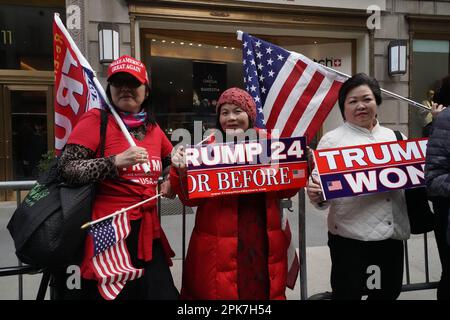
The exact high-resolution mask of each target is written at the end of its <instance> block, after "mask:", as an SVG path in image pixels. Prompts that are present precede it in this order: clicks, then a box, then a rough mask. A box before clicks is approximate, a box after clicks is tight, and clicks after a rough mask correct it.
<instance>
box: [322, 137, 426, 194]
mask: <svg viewBox="0 0 450 320" xmlns="http://www.w3.org/2000/svg"><path fill="white" fill-rule="evenodd" d="M427 143H428V139H427V138H421V139H411V140H403V141H393V142H383V143H375V144H367V145H359V146H350V147H342V148H332V149H321V150H315V151H314V153H313V154H314V161H315V163H316V167H317V170H318V173H319V178H320V182H321V184H322V189H323V194H324V197H325V199H333V198H342V197H351V196H355V195H360V194H368V193H376V192H384V191H391V190H399V189H408V188H416V187H421V186H423V185H424V166H425V154H426V148H427Z"/></svg>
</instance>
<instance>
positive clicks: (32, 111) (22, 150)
mask: <svg viewBox="0 0 450 320" xmlns="http://www.w3.org/2000/svg"><path fill="white" fill-rule="evenodd" d="M46 95H47V93H46V91H13V92H12V93H11V129H12V148H13V150H12V152H13V157H12V158H13V159H14V160H13V179H14V180H23V179H25V180H33V179H36V178H37V177H38V175H39V162H40V160H41V159H42V156H43V155H44V154H45V153H46V152H47V148H48V146H47V113H46V112H47V109H46V106H47V97H46Z"/></svg>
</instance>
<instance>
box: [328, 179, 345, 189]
mask: <svg viewBox="0 0 450 320" xmlns="http://www.w3.org/2000/svg"><path fill="white" fill-rule="evenodd" d="M327 187H328V191H338V190H342V183H341V181H339V180H334V181H327Z"/></svg>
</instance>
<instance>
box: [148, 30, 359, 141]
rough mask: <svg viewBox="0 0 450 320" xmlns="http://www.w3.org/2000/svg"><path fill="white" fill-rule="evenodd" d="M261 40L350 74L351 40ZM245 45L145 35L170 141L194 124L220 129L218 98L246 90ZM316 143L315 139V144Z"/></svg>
mask: <svg viewBox="0 0 450 320" xmlns="http://www.w3.org/2000/svg"><path fill="white" fill-rule="evenodd" d="M262 38H263V39H265V40H267V41H269V42H272V43H274V44H276V45H279V46H281V47H283V48H286V49H287V50H292V51H295V52H299V53H302V54H304V55H305V56H307V57H309V58H310V59H312V60H315V61H317V62H319V63H322V64H325V65H327V66H328V67H332V68H335V69H336V70H338V71H341V72H344V73H347V74H351V73H352V64H353V61H352V41H351V40H348V39H339V40H338V39H324V38H307V37H288V36H263V37H262ZM241 46H242V42H241V41H239V40H237V39H236V35H235V34H225V33H205V32H188V31H176V30H154V29H148V30H146V31H144V51H143V53H144V61H145V63H146V65H147V67H148V69H149V70H150V77H151V81H152V84H151V87H152V93H151V101H152V104H153V108H154V110H155V114H156V118H157V121H158V123H159V125H160V126H161V128H162V129H163V130H164V131H165V132H166V134H167V135H168V137H169V138H170V137H171V134H172V132H173V131H174V130H176V129H178V128H184V129H188V130H189V131H190V132H191V135H192V134H193V133H194V121H201V122H202V126H203V127H202V130H203V131H205V130H206V129H209V128H213V127H215V126H216V121H217V119H216V115H215V112H216V103H217V99H218V98H219V96H220V94H221V93H222V92H223V91H224V90H225V89H227V88H230V87H240V88H243V87H244V84H243V68H242V50H241ZM334 109H335V110H334ZM334 109H333V111H332V112H331V113H330V116H329V117H328V119H327V121H325V123H324V128H325V129H326V131H328V130H330V129H334V128H335V127H336V126H338V125H339V124H340V123H342V117H341V115H340V111H339V108H338V107H337V106H336V108H334ZM197 130H198V129H197ZM319 136H320V133H319ZM198 141H200V140H198ZM316 141H317V140H316V139H314V140H313V143H312V145H313V146H315V143H316ZM192 142H194V141H192Z"/></svg>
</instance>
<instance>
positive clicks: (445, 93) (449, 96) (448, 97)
mask: <svg viewBox="0 0 450 320" xmlns="http://www.w3.org/2000/svg"><path fill="white" fill-rule="evenodd" d="M433 102H436V103H437V104H442V105H443V106H444V107H447V106H449V105H450V75H448V76H446V77H445V78H443V79H442V80H441V84H440V86H439V89H438V90H437V92H436V93H435V94H434V99H433Z"/></svg>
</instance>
